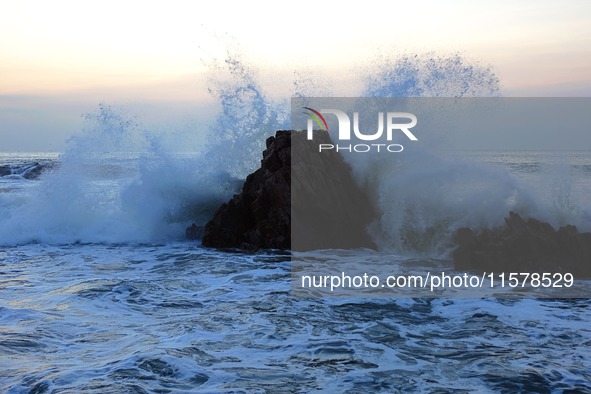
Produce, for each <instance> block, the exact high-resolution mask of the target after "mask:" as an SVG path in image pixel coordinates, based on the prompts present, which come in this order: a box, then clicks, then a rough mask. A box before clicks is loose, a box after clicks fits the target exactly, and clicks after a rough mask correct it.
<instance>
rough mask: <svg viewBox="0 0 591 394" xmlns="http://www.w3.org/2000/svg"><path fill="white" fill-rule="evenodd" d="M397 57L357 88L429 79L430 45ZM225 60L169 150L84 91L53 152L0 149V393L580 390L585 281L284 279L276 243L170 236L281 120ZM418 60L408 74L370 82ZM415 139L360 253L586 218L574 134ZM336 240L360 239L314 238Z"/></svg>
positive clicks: (401, 253)
mask: <svg viewBox="0 0 591 394" xmlns="http://www.w3.org/2000/svg"><path fill="white" fill-rule="evenodd" d="M412 59H415V60H413V61H415V62H418V64H417V63H413V64H410V65H409V62H410V61H411V60H412ZM412 59H411V60H409V59H408V58H406V59H402V61H399V62H397V63H395V64H394V67H389V68H388V69H387V70H384V69H383V70H382V72H381V73H378V74H376V75H377V76H376V77H375V78H374V79H372V80H371V81H370V82H371V83H370V84H369V85H368V86H369V87H368V88H367V89H366V91H365V94H367V95H374V96H375V95H380V94H384V91H383V90H384V89H387V91H388V93H389V94H390V95H402V96H403V95H416V94H417V92H418V94H424V95H434V92H433V91H429V90H427V88H426V86H429V87H431V88H432V87H433V86H439V85H437V84H435V83H433V80H428V78H427V80H428V81H430V82H429V83H427V82H425V78H426V77H425V76H424V75H423V74H425V75H427V76H429V75H432V74H433V75H435V73H434V72H431V71H433V70H431V69H430V68H429V67H431V68H432V67H434V66H433V62H432V61H429V59H422V60H421V59H420V58H419V60H416V59H417V58H416V57H415V58H412ZM454 59H456V60H457V58H454V57H452V58H451V60H449V59H448V60H449V61H448V60H446V59H441V58H439V59H435V63H437V62H439V64H440V66H439V68H438V69H437V70H436V71H438V72H439V74H437V75H444V76H445V75H447V76H448V77H445V78H447V79H445V78H444V79H443V80H442V81H441V80H439V79H438V80H437V81H436V82H438V83H439V84H440V85H441V86H442V87H441V86H440V87H437V89H439V90H437V91H436V92H435V93H437V92H438V91H440V90H441V91H443V92H448V93H449V92H450V91H451V92H452V93H453V92H454V90H453V89H455V88H456V83H457V81H458V80H462V79H465V78H467V77H465V76H463V75H462V74H461V73H460V74H459V75H458V72H457V71H458V70H464V69H465V67H464V65H461V64H460V66H458V67H459V68H457V69H456V68H454V67H456V66H454V64H455V63H454V61H453V60H454ZM431 60H433V59H431ZM228 64H229V67H230V68H231V69H230V74H231V75H233V79H230V82H231V83H226V84H221V85H220V84H218V85H216V88H215V89H214V90H215V91H216V92H217V94H218V97H219V98H220V103H221V106H222V108H223V110H222V111H221V112H220V113H221V114H220V116H219V117H218V118H217V119H216V120H215V121H214V122H212V123H211V125H209V126H208V127H209V128H210V129H211V130H213V132H212V133H210V137H209V138H208V139H207V141H206V142H205V143H203V144H202V145H200V148H198V149H194V150H191V151H189V152H187V151H182V150H180V149H179V146H180V145H182V144H178V143H177V144H175V146H174V149H172V148H171V147H170V146H169V144H168V142H166V141H169V140H166V141H163V140H161V139H159V138H158V136H157V135H155V134H152V133H151V132H150V131H149V130H146V129H145V128H144V126H142V125H141V123H139V122H138V121H137V120H136V119H135V118H133V117H130V116H128V114H127V113H126V112H125V109H121V108H118V107H115V106H109V105H105V104H102V105H100V106H99V109H98V111H97V112H96V113H94V114H91V115H88V116H87V118H86V119H87V121H86V123H85V126H84V128H83V130H81V131H80V133H78V134H76V135H75V136H73V137H72V138H71V139H70V140H69V141H68V144H67V149H66V150H65V151H64V152H60V153H44V152H40V153H23V152H3V153H0V392H4V393H11V394H12V393H31V394H32V393H35V394H41V393H97V394H98V393H101V394H103V393H370V392H380V393H397V392H400V393H408V392H420V393H423V392H424V393H473V392H477V393H497V392H501V393H518V392H522V393H591V324H590V323H591V301H590V300H589V298H572V299H563V298H539V297H536V295H535V294H534V293H532V294H528V293H527V292H525V293H524V292H522V293H521V294H520V295H519V296H516V297H430V298H424V297H414V298H412V297H403V296H396V297H379V298H377V297H376V298H372V297H367V296H364V297H355V296H347V297H323V296H315V295H314V294H310V295H309V296H299V295H296V294H294V293H293V283H292V280H293V277H292V261H291V258H292V256H291V254H290V253H286V252H282V251H273V250H271V251H261V252H246V251H239V250H216V249H208V248H204V247H202V246H201V244H200V242H199V241H188V240H186V239H185V237H184V231H185V228H186V227H187V226H188V225H190V224H191V223H192V222H196V223H198V224H203V223H204V222H205V221H206V220H207V218H209V217H210V216H211V214H212V212H213V211H214V210H215V209H216V208H217V207H218V206H219V205H220V204H221V203H222V202H223V201H226V200H227V199H228V198H229V197H231V196H232V194H233V193H235V192H237V191H238V190H239V189H240V187H241V185H242V182H243V180H244V177H245V176H246V175H247V174H248V173H249V172H251V171H253V170H254V169H256V167H257V166H258V163H259V161H260V158H261V152H262V150H263V149H264V140H265V138H266V137H267V136H269V135H272V134H273V131H274V130H276V129H280V128H282V127H284V126H285V122H286V119H287V116H285V115H284V114H283V113H282V112H281V111H279V110H276V108H279V107H281V105H284V104H285V103H271V102H270V101H269V100H267V99H266V98H265V97H264V95H263V94H262V93H261V91H260V86H257V85H256V83H255V81H254V80H253V77H251V73H250V72H247V70H246V71H245V66H244V65H242V64H241V63H240V62H229V63H228ZM417 69H418V70H422V71H421V78H422V79H421V78H415V77H416V75H414V76H412V75H411V77H412V78H410V80H412V81H415V82H414V83H413V84H409V80H403V81H399V80H395V81H394V82H392V84H390V85H384V86H381V87H376V81H377V80H380V78H381V79H387V80H391V79H392V78H394V79H395V77H396V75H407V74H408V73H409V72H410V71H413V70H414V71H416V70H417ZM401 70H402V71H404V70H406V71H408V72H407V73H406V74H405V73H404V72H402V71H401ZM409 70H410V71H409ZM470 75H471V78H475V81H474V84H473V85H471V86H472V87H473V88H474V89H476V90H475V91H474V92H471V93H474V94H481V93H482V94H490V93H494V92H496V90H497V87H496V84H495V83H496V82H495V81H494V79H491V75H490V73H489V72H487V70H485V69H478V68H473V69H472V71H470ZM378 77H379V78H378ZM417 80H418V81H423V83H422V84H418V83H417V82H416V81H417ZM409 86H410V87H409ZM482 86H485V90H486V91H485V92H481V91H479V90H477V89H482ZM216 89H217V90H216ZM380 89H381V90H380ZM446 89H447V90H446ZM462 89H465V86H464V87H462ZM419 90H420V91H419ZM469 93H470V92H469ZM244 111H246V113H247V114H249V116H244V114H245V112H244ZM230 124H234V125H236V124H238V125H239V132H232V131H228V130H229V126H228V125H230ZM257 133H258V134H257ZM222 148H223V149H222ZM421 157H422V159H423V160H421V163H423V165H419V166H413V167H412V169H410V170H408V171H414V172H413V173H412V174H410V175H412V176H409V173H408V172H404V171H406V170H404V168H399V170H400V172H399V176H397V175H396V172H394V173H388V174H384V177H385V178H384V181H383V182H379V184H380V185H383V187H381V188H379V190H378V189H376V190H374V192H375V193H374V196H375V198H376V201H377V204H378V206H380V209H381V210H382V211H381V221H380V223H379V224H378V225H377V226H376V228H375V229H374V232H373V233H372V234H373V236H374V238H375V240H376V242H377V243H378V245H379V246H380V251H378V252H376V253H374V254H372V257H371V258H372V259H374V260H375V259H380V258H383V259H387V261H388V264H391V265H392V266H393V267H396V269H398V270H399V272H404V269H405V268H404V267H407V266H408V265H409V264H410V263H412V262H413V261H417V260H420V261H422V262H432V263H433V264H435V263H437V264H448V265H449V264H451V258H450V250H449V239H450V236H451V235H450V234H451V232H452V229H454V228H457V227H459V226H463V225H471V226H481V227H486V226H494V225H498V224H500V223H502V221H503V218H504V216H505V215H506V214H507V213H508V211H509V210H510V209H515V210H517V211H519V212H521V213H524V214H530V215H532V216H535V217H538V218H540V219H542V220H546V221H548V222H550V223H551V224H552V225H553V226H556V227H557V226H560V225H564V224H576V225H577V227H578V228H579V229H580V230H582V231H590V230H591V209H590V208H591V204H589V199H588V196H589V195H590V192H591V151H589V150H584V149H583V150H578V151H555V150H554V151H553V150H544V151H541V150H537V151H532V150H528V151H518V150H513V151H512V150H504V151H470V152H459V153H458V152H454V153H449V154H445V155H444V154H441V155H440V156H438V157H431V156H427V154H426V153H424V154H423V155H422V156H421ZM453 174H461V176H458V177H454V176H452V175H453ZM442 179H447V180H449V182H451V183H450V184H448V186H449V187H444V188H442V187H441V184H442V183H441V182H442V181H441V180H442ZM386 180H387V181H386ZM411 180H412V181H411ZM454 182H455V183H454ZM366 187H368V184H366ZM435 187H437V188H438V189H437V190H439V191H438V192H437V193H434V192H429V190H435ZM454 189H458V190H459V189H461V195H460V196H458V195H454V194H453V190H454ZM442 190H443V191H442ZM483 196H486V198H484V197H483ZM460 197H461V198H460ZM380 204H382V205H380ZM388 206H392V207H395V208H396V209H392V210H388ZM401 207H404V208H405V209H401ZM400 212H405V216H400V215H399V214H400ZM427 230H428V231H427ZM408 234H414V235H417V234H418V235H421V234H423V236H422V237H418V238H417V237H415V238H411V237H409V236H408ZM425 234H426V235H425ZM405 235H406V236H405ZM413 239H414V241H413ZM345 254H346V256H347V258H349V259H356V258H359V259H360V260H363V259H364V258H365V257H364V256H366V251H363V250H360V251H355V250H353V251H346V252H345V251H323V256H324V257H326V256H329V257H330V256H332V258H335V259H338V258H340V257H342V256H343V255H345Z"/></svg>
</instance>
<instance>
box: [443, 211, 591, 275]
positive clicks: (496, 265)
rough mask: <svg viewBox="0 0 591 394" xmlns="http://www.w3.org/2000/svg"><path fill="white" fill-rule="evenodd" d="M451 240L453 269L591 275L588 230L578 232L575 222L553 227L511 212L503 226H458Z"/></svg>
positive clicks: (590, 251)
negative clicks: (489, 228)
mask: <svg viewBox="0 0 591 394" xmlns="http://www.w3.org/2000/svg"><path fill="white" fill-rule="evenodd" d="M454 241H455V243H456V244H457V248H456V249H455V251H454V253H453V260H454V264H455V267H456V269H462V270H466V269H470V270H483V271H488V272H493V271H495V272H497V271H498V272H517V273H519V272H549V273H557V272H560V273H566V272H570V273H572V274H573V275H575V276H578V277H591V233H580V232H579V231H578V230H577V228H576V227H575V226H565V227H560V228H559V229H558V230H555V229H554V228H553V227H552V226H551V225H550V224H548V223H545V222H541V221H539V220H536V219H531V218H530V219H527V220H525V219H523V218H522V217H521V216H519V214H517V213H515V212H510V214H509V217H508V218H506V219H505V225H504V226H501V227H499V228H496V229H492V230H488V229H487V230H482V231H480V232H476V231H474V230H471V229H469V228H461V229H459V230H457V231H456V233H455V235H454Z"/></svg>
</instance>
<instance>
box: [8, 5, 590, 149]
mask: <svg viewBox="0 0 591 394" xmlns="http://www.w3.org/2000/svg"><path fill="white" fill-rule="evenodd" d="M0 6H1V7H0V9H1V12H0V151H15V150H17V151H52V150H57V151H59V150H62V149H63V147H64V141H65V140H66V139H67V137H68V136H69V135H71V134H73V133H75V132H76V131H77V130H78V129H79V128H80V127H81V122H82V118H81V114H83V113H88V112H92V111H94V110H96V107H97V105H98V103H101V102H103V103H105V102H106V103H117V104H124V105H128V106H131V107H132V108H139V109H138V111H139V112H142V111H143V112H144V114H145V115H146V116H147V118H150V116H151V117H152V118H158V119H157V121H158V122H166V117H167V116H170V117H175V118H179V117H182V116H191V115H192V116H195V117H199V116H200V114H202V112H203V111H204V110H203V108H205V104H207V103H208V102H209V101H210V100H211V96H210V95H209V94H208V91H207V84H208V78H207V75H208V74H207V73H208V70H210V69H211V65H212V64H214V62H215V61H223V59H224V57H225V56H226V53H227V51H228V50H231V51H236V52H239V53H240V54H241V55H242V57H243V58H245V59H247V60H248V62H249V64H251V65H252V66H253V67H254V68H255V69H257V70H258V71H259V74H260V76H261V80H262V81H263V84H267V85H268V89H269V90H270V91H271V92H272V93H275V94H277V95H282V94H283V95H287V96H289V85H290V83H291V81H289V79H290V77H291V76H292V75H293V73H294V70H302V71H301V72H302V73H304V74H306V73H309V74H311V75H315V76H319V77H320V78H327V79H330V80H331V81H332V83H333V84H334V85H336V86H337V88H336V90H337V93H338V94H342V95H347V94H354V93H355V92H354V89H355V88H358V86H359V83H360V81H359V78H358V70H359V69H361V68H363V67H367V66H368V65H371V63H372V62H374V61H375V59H376V58H377V57H378V56H380V55H384V54H385V55H387V56H396V54H399V53H400V54H402V53H406V54H408V53H424V52H435V53H443V54H444V53H455V52H459V53H462V54H463V55H464V56H466V57H468V58H470V59H474V60H475V61H477V62H479V63H482V64H485V65H490V66H492V68H493V69H494V71H495V72H496V74H497V75H498V76H499V78H500V80H501V85H502V93H503V94H504V95H506V96H516V97H517V96H591V72H589V70H591V23H590V22H591V2H589V1H588V0H556V1H554V0H537V1H534V0H524V1H518V2H516V1H507V0H481V1H464V0H418V1H413V2H411V1H404V2H402V1H371V0H370V1H364V2H362V3H359V4H356V3H346V2H336V1H323V2H321V1H298V2H273V3H271V2H257V1H250V2H239V1H231V2H230V1H223V0H220V1H214V2H197V1H187V0H168V1H149V0H148V1H132V0H127V1H124V0H119V1H112V0H102V1H100V2H99V1H79V0H78V1H74V0H53V1H51V2H48V1H33V0H21V1H18V2H16V1H10V0H0ZM348 89H349V90H348ZM142 108H143V110H142ZM147 108H148V109H147ZM154 108H160V111H154ZM156 112H159V117H158V116H156V115H155V113H156Z"/></svg>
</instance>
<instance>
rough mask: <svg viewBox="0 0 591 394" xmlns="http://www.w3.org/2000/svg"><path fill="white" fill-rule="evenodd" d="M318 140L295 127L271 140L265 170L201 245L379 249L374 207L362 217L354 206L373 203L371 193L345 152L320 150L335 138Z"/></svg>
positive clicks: (219, 216) (223, 210) (220, 214)
mask: <svg viewBox="0 0 591 394" xmlns="http://www.w3.org/2000/svg"><path fill="white" fill-rule="evenodd" d="M315 138H318V140H317V141H316V143H315V144H312V143H310V141H307V140H306V134H305V133H304V132H295V131H277V133H276V135H275V137H270V138H268V139H267V149H266V150H265V151H264V152H263V159H262V161H261V168H259V169H258V170H256V171H255V172H254V173H252V174H250V175H249V176H248V177H247V178H246V181H245V183H244V186H243V188H242V193H240V194H237V195H235V196H234V197H233V198H232V199H231V200H230V201H228V202H227V203H225V204H223V205H222V206H221V207H220V208H219V209H218V211H217V212H216V213H215V215H214V217H213V218H212V219H211V221H210V222H208V223H207V224H206V226H205V230H204V236H203V239H202V244H203V245H204V246H207V247H217V248H224V247H231V248H243V249H252V250H256V249H292V248H293V249H294V250H311V249H320V248H357V247H374V244H373V242H372V241H371V239H370V238H369V237H368V235H367V234H366V232H365V228H366V227H367V225H368V224H369V223H370V221H371V220H372V219H373V216H372V215H373V211H372V210H369V211H370V212H371V214H366V215H360V214H359V210H358V209H356V207H355V206H356V205H357V204H362V205H364V206H368V207H369V206H370V203H369V200H368V198H367V196H365V194H364V193H363V192H362V191H361V190H360V189H359V188H358V187H357V186H356V185H355V182H354V181H353V178H352V176H351V171H350V168H349V167H348V165H347V164H346V163H345V162H344V161H343V160H342V158H341V156H340V155H338V154H336V153H332V152H331V153H328V152H323V154H318V152H317V149H318V142H319V141H323V140H324V141H325V142H330V137H329V136H328V134H327V133H324V134H322V133H320V134H319V135H318V137H315ZM294 141H295V142H296V143H295V144H293V142H294ZM324 153H327V154H324ZM292 187H293V188H295V191H296V193H295V195H294V194H292V192H293V191H294V190H292ZM292 215H297V220H295V222H294V221H292V219H293V217H292ZM292 225H294V228H295V231H296V233H295V234H294V235H297V236H295V237H294V238H293V240H294V244H292Z"/></svg>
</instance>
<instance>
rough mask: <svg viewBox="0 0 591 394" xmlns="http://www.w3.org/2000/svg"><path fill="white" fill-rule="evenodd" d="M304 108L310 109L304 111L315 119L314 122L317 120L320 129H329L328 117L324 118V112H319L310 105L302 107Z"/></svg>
mask: <svg viewBox="0 0 591 394" xmlns="http://www.w3.org/2000/svg"><path fill="white" fill-rule="evenodd" d="M302 108H304V109H306V110H308V112H304V113H305V114H306V115H308V116H309V117H311V118H312V119H313V120H314V122H316V124H317V125H318V127H320V130H322V129H324V130H326V131H328V124H327V123H326V119H324V116H322V114H321V113H320V112H318V111H316V110H315V109H312V108H310V107H302ZM323 125H324V126H323ZM308 127H311V126H308Z"/></svg>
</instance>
